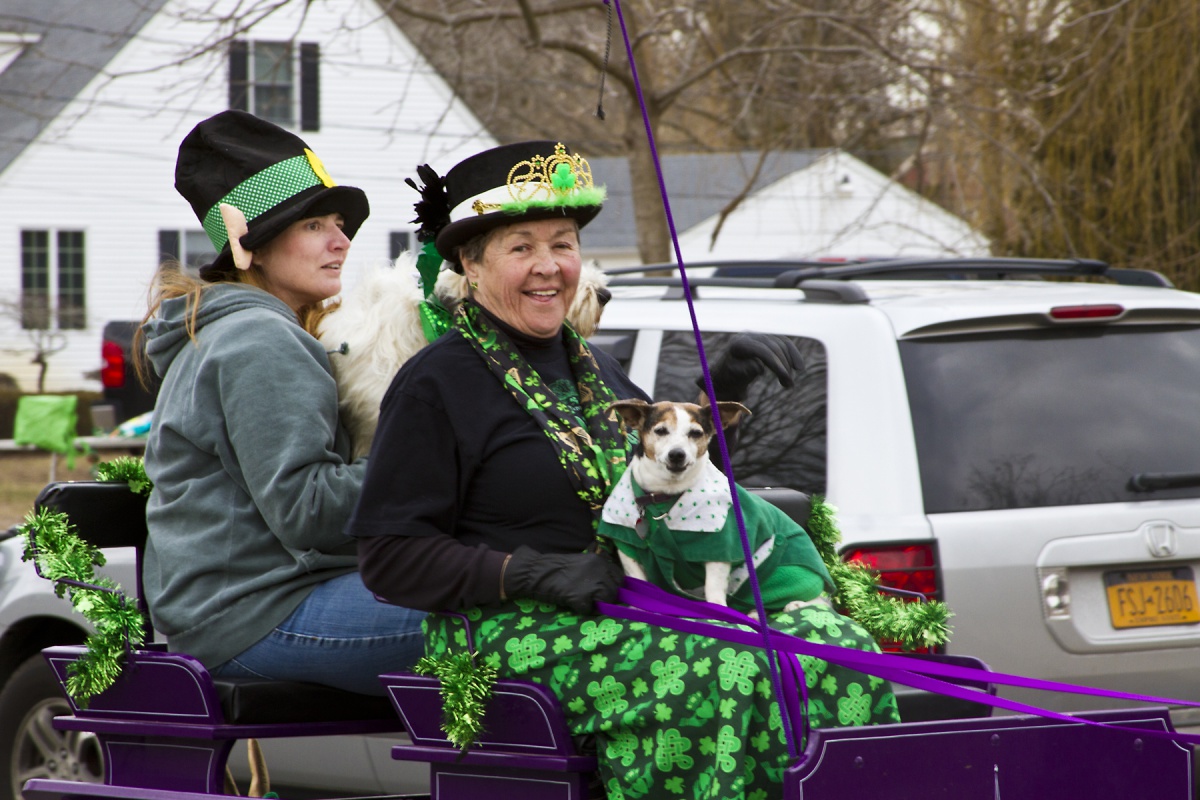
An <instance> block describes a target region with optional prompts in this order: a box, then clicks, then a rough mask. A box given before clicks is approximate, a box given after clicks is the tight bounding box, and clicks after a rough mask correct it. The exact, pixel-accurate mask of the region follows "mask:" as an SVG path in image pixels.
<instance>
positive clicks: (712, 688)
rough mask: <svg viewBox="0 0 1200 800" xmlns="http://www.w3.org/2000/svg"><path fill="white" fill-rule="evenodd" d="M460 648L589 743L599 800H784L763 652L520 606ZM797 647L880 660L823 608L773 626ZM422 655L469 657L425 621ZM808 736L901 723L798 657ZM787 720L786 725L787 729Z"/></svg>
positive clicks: (867, 681) (864, 687)
mask: <svg viewBox="0 0 1200 800" xmlns="http://www.w3.org/2000/svg"><path fill="white" fill-rule="evenodd" d="M466 617H467V619H468V620H469V621H470V626H471V644H472V646H474V648H475V649H476V651H477V653H478V655H479V657H480V658H482V659H484V660H486V661H487V663H489V664H491V665H492V666H494V667H495V668H496V669H497V671H498V672H499V675H500V677H503V678H521V679H524V680H531V681H535V682H537V683H541V684H544V685H546V686H548V687H550V689H551V690H552V691H553V692H554V693H555V694H556V695H557V696H558V697H559V699H560V700H561V701H562V705H563V710H564V713H565V714H566V718H567V727H568V729H569V730H570V731H571V733H572V734H573V735H576V736H590V737H592V738H594V740H595V742H596V749H597V753H596V755H597V760H598V764H599V771H600V777H601V779H602V780H603V782H604V785H605V788H606V790H607V792H608V797H609V800H635V799H636V798H643V797H653V798H655V800H674V799H675V798H688V800H701V798H713V799H714V800H767V799H768V798H779V797H782V795H783V789H782V779H783V771H784V769H785V767H786V766H787V743H786V739H785V737H784V732H783V723H782V720H781V718H780V712H779V707H778V706H777V705H776V703H775V702H774V699H773V697H774V690H773V687H772V681H771V672H770V667H769V665H768V664H767V660H766V656H765V654H764V653H763V652H762V651H761V650H753V649H750V648H746V647H744V646H742V645H735V644H730V643H728V642H722V641H718V640H716V639H712V638H710V637H707V636H699V635H693V634H686V633H681V632H679V631H673V630H670V629H668V628H662V627H656V626H652V625H648V624H645V623H641V622H632V621H628V620H618V619H613V618H610V617H603V616H594V617H589V616H578V615H575V614H571V613H569V612H566V611H563V610H560V609H559V608H558V607H556V606H553V605H547V604H544V603H537V602H535V601H532V600H517V601H510V602H508V603H506V604H504V605H502V606H490V607H488V608H486V609H480V608H474V609H470V610H469V611H467V612H466ZM770 624H771V625H772V627H774V628H776V629H778V630H782V631H785V632H787V633H790V634H792V635H795V636H799V637H800V638H802V639H806V640H808V641H814V642H820V643H823V644H838V645H842V646H845V647H852V648H856V649H860V650H870V651H878V647H877V645H876V644H875V642H874V640H873V639H872V638H871V636H870V635H869V634H868V633H867V632H866V631H864V630H863V629H862V628H861V627H859V626H858V625H857V624H856V623H854V622H853V621H851V620H850V619H848V618H846V617H843V616H841V615H839V614H836V613H835V612H833V611H832V610H830V609H829V608H828V607H827V606H824V605H821V604H814V605H812V606H808V607H805V608H802V609H800V610H799V611H793V612H791V613H786V614H777V615H775V616H774V617H772V619H771V623H770ZM425 634H426V635H425V645H426V654H427V655H429V656H432V657H434V658H437V657H439V656H441V655H444V654H446V653H447V652H461V651H463V650H466V649H467V647H468V638H467V631H466V627H465V625H464V622H463V620H462V619H461V618H460V617H457V616H451V615H447V616H442V615H433V614H431V615H430V616H429V617H427V618H426V620H425ZM800 662H801V666H802V667H803V669H804V679H805V682H806V685H807V691H808V724H809V726H810V727H814V728H818V727H835V726H842V725H869V724H876V723H889V722H899V721H900V719H899V714H898V713H897V711H896V698H895V696H894V695H893V694H892V689H891V685H890V684H889V683H888V682H887V681H884V680H882V679H880V678H875V677H873V676H869V675H864V674H862V673H859V672H855V671H853V670H848V669H844V668H841V667H838V666H835V665H832V664H829V663H827V662H825V661H822V660H820V659H816V658H811V657H807V656H800ZM797 722H798V721H797Z"/></svg>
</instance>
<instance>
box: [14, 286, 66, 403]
mask: <svg viewBox="0 0 1200 800" xmlns="http://www.w3.org/2000/svg"><path fill="white" fill-rule="evenodd" d="M50 318H51V310H50V308H49V306H48V305H47V304H46V302H45V297H40V296H32V297H30V296H26V297H22V298H21V299H19V300H0V328H3V329H7V332H6V333H5V335H4V336H3V337H2V340H3V341H4V342H5V344H4V345H3V346H0V351H2V352H5V353H9V354H12V355H31V356H32V358H31V359H30V362H31V363H33V364H36V365H37V367H38V376H37V393H38V394H42V393H43V392H44V391H45V389H46V372H47V370H48V369H49V368H50V357H51V356H53V355H54V354H55V353H57V352H59V351H60V350H62V349H63V348H65V347H66V346H67V337H66V335H65V334H63V333H62V332H61V331H59V330H56V329H54V327H53V326H52V325H51V319H50Z"/></svg>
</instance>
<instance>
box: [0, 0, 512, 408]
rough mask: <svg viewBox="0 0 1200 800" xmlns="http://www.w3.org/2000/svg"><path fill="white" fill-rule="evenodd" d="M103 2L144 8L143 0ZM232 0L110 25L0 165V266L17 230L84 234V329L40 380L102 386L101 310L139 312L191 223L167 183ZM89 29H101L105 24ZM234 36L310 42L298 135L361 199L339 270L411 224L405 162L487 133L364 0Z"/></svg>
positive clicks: (438, 159)
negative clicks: (359, 222)
mask: <svg viewBox="0 0 1200 800" xmlns="http://www.w3.org/2000/svg"><path fill="white" fill-rule="evenodd" d="M109 4H119V5H121V6H125V5H129V6H133V7H138V8H144V7H145V4H144V2H143V0H105V3H104V5H106V6H107V5H109ZM89 5H90V4H89ZM95 5H97V6H98V5H101V4H99V3H97V4H95ZM238 5H241V6H243V7H244V5H245V4H244V3H240V4H239V3H238V2H237V0H167V2H165V3H164V4H163V5H162V8H161V9H160V10H158V12H157V13H156V14H154V15H153V16H152V17H151V18H150V19H149V20H148V21H146V22H145V24H144V25H142V26H141V27H140V29H137V30H136V32H134V33H132V35H131V36H129V35H128V34H129V31H122V33H123V34H125V35H127V38H128V41H127V42H126V44H125V45H124V46H123V47H121V48H120V50H119V52H117V53H116V54H115V55H113V56H111V60H109V61H107V63H104V64H102V65H101V67H100V68H98V71H94V74H93V76H92V78H91V79H90V80H89V81H88V82H87V84H86V85H85V86H84V87H83V88H82V89H81V90H79V91H78V93H77V94H75V95H74V96H73V97H72V98H71V99H70V100H69V101H68V102H66V103H65V105H64V106H63V107H62V108H61V110H60V111H58V113H57V114H55V115H54V116H53V118H52V120H51V121H50V122H48V123H47V124H44V125H43V127H42V128H41V130H40V131H38V132H37V133H36V136H35V137H34V138H32V141H31V142H29V143H28V144H26V145H25V146H24V147H23V149H22V150H21V151H20V152H19V153H18V154H16V155H15V156H14V157H13V158H12V159H11V160H10V161H9V162H8V163H7V166H6V167H3V171H0V219H3V220H4V224H3V225H0V254H4V257H5V260H6V262H7V263H9V264H13V265H17V264H18V263H19V262H18V257H19V255H20V236H21V231H23V230H48V231H52V232H53V231H59V230H71V231H83V232H84V234H85V237H86V273H87V278H86V280H87V313H88V326H87V329H86V330H83V331H69V332H67V338H68V347H67V349H66V350H65V351H63V352H61V353H58V354H56V355H54V356H53V357H52V358H51V360H50V370H49V374H48V383H47V389H50V390H59V389H68V388H98V384H97V383H96V382H95V381H94V380H85V379H84V377H83V376H84V373H86V372H88V371H90V370H95V369H96V368H97V367H99V365H100V355H99V351H100V331H101V330H102V328H103V326H104V324H105V322H107V321H109V320H112V319H140V318H141V316H142V315H143V314H144V313H145V308H146V291H147V288H148V285H149V282H150V279H151V277H152V275H153V273H154V270H155V268H156V266H157V263H158V259H159V245H158V232H159V231H160V230H198V229H199V224H198V223H197V221H196V219H195V217H194V215H193V214H192V211H191V208H190V207H189V206H188V204H187V203H186V202H185V201H184V200H183V199H182V198H181V197H179V195H178V194H176V193H175V190H174V188H173V181H174V164H175V156H176V152H177V148H178V144H179V142H180V140H181V139H182V138H183V137H184V135H186V134H187V132H188V131H189V130H190V129H191V128H192V127H193V126H194V125H195V124H196V123H197V122H199V121H200V120H201V119H203V118H205V117H207V116H209V115H211V114H214V113H216V112H218V111H221V110H223V109H225V108H227V107H228V106H227V104H228V83H227V81H228V66H227V65H228V61H227V51H226V48H225V47H223V46H221V44H220V43H221V42H222V41H224V40H225V39H227V38H228V37H229V36H230V35H231V34H232V31H231V30H230V27H229V23H228V22H224V21H223V20H224V18H226V17H228V16H230V12H231V11H232V10H233V9H234V8H235V6H238ZM27 33H31V34H36V33H37V31H35V30H31V31H27ZM109 33H110V34H111V33H115V32H109ZM96 35H98V36H104V35H105V31H104V29H103V27H101V28H99V29H98V30H97V31H96ZM237 36H238V38H245V39H255V40H267V41H282V40H292V41H296V42H316V43H319V44H320V48H321V67H320V96H321V129H320V130H319V131H316V132H309V131H304V132H300V131H298V133H299V134H300V135H301V137H302V138H303V139H304V140H305V141H306V142H307V143H308V144H309V146H310V147H311V148H312V149H313V150H314V151H315V152H316V153H317V154H318V155H319V156H320V157H321V158H322V160H323V161H324V163H325V165H326V166H327V167H328V169H329V172H330V174H331V175H332V176H333V178H334V179H335V180H337V181H338V182H339V183H343V184H348V185H354V186H359V187H361V188H362V189H363V190H365V191H366V193H367V195H368V197H369V199H370V202H371V217H370V219H368V220H367V221H366V223H365V224H364V225H363V226H362V228H361V229H360V231H359V233H358V235H357V236H356V238H355V241H354V247H353V250H352V252H351V256H350V260H349V262H348V269H347V272H348V273H349V275H348V279H352V275H353V270H354V266H355V265H356V264H366V263H368V262H369V261H373V260H383V259H386V258H387V256H388V237H389V232H391V231H404V230H412V228H413V226H412V225H411V224H410V222H409V221H410V220H411V219H412V216H413V209H412V204H413V201H414V200H415V199H416V193H415V192H414V191H413V190H412V189H411V188H409V187H408V186H406V185H405V184H404V182H403V181H404V178H405V177H407V176H411V175H414V173H415V167H416V165H417V164H419V163H425V162H429V163H432V164H433V165H435V167H439V168H440V171H442V172H444V171H445V169H447V168H448V167H449V166H451V165H453V164H454V163H456V162H457V161H459V160H460V159H462V158H464V157H466V156H467V155H470V154H471V153H474V152H476V151H478V150H480V149H483V148H486V147H489V146H492V145H493V144H494V143H495V142H494V140H493V139H492V137H491V136H490V135H489V134H488V133H487V132H486V131H485V130H483V129H482V127H481V126H480V124H479V122H478V120H476V119H475V118H474V116H473V115H472V114H471V113H470V112H469V111H468V110H467V109H466V108H465V106H463V105H462V104H461V103H460V102H459V101H458V100H457V99H456V98H455V97H454V95H453V93H452V92H451V91H450V89H449V87H448V86H447V85H446V84H445V83H444V81H442V80H441V78H440V77H439V76H438V75H437V74H436V72H435V71H434V70H432V69H431V68H430V67H429V65H428V64H427V63H426V62H425V61H424V59H423V58H421V56H420V54H419V53H418V52H417V51H416V49H415V48H414V47H413V46H412V44H411V43H410V42H409V41H408V39H407V38H406V37H405V36H404V35H403V34H402V33H401V32H400V30H399V29H398V28H397V27H396V26H395V25H394V24H393V23H392V22H391V21H390V20H389V19H388V18H387V17H386V16H385V15H384V14H383V13H382V12H381V10H380V8H379V6H378V4H377V2H376V0H325V1H324V2H321V3H311V4H310V3H289V4H287V5H285V6H283V7H282V8H281V9H280V10H278V11H276V12H275V13H273V14H271V15H269V16H267V17H266V18H264V19H262V20H261V21H259V22H258V23H256V24H255V26H254V27H253V28H252V29H250V30H248V31H240V32H238V34H237ZM35 49H36V48H30V50H35ZM31 55H33V54H32V53H31V52H26V53H24V54H22V55H21V56H20V57H18V58H17V59H16V60H15V61H14V63H13V64H12V65H11V66H10V68H9V70H10V71H11V70H14V69H17V68H18V67H20V66H21V60H22V58H27V57H30V56H31ZM164 65H167V66H164ZM51 267H52V268H53V264H52V265H51ZM20 280H21V277H20V270H19V269H17V268H13V269H9V270H4V271H2V272H0V292H2V293H3V294H2V296H4V297H8V298H16V297H17V296H19V293H20ZM23 337H24V333H23V332H21V331H20V329H19V328H17V327H16V326H14V325H13V324H12V320H5V319H0V341H3V342H4V343H5V344H6V345H9V344H19V342H20V341H21V339H22V338H23ZM28 360H29V358H28V355H23V356H22V355H4V354H2V353H0V371H4V372H9V373H10V374H13V375H14V376H15V377H16V378H17V379H18V381H19V382H20V383H21V385H22V388H24V389H26V390H29V389H32V388H33V387H34V383H33V379H34V378H33V376H34V375H35V372H34V370H33V368H32V367H31V366H30V365H29V364H28Z"/></svg>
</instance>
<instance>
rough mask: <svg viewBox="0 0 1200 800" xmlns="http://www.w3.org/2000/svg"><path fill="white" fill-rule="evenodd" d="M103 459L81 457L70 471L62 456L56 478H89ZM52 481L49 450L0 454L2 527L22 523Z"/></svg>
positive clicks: (109, 456)
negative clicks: (95, 466)
mask: <svg viewBox="0 0 1200 800" xmlns="http://www.w3.org/2000/svg"><path fill="white" fill-rule="evenodd" d="M119 455H122V453H121V452H114V451H105V452H104V454H103V456H102V457H101V458H102V459H103V460H104V461H110V460H112V459H113V458H116V457H117V456H119ZM101 458H97V457H96V456H91V457H87V456H81V457H78V458H76V459H75V469H72V470H68V469H67V464H66V459H64V458H62V457H61V456H60V457H59V458H58V460H57V463H56V465H55V478H56V479H57V480H60V481H86V480H89V479H91V477H92V472H91V471H92V467H93V466H94V465H95V463H96V462H97V461H99V460H101ZM49 481H50V455H49V454H48V453H0V530H4V529H6V528H9V527H11V526H13V525H17V524H20V523H21V522H23V521H24V520H25V515H26V514H27V513H28V512H29V511H30V510H32V508H33V501H34V498H36V497H37V495H38V492H40V491H41V490H42V487H43V486H45V485H46V484H47V483H48V482H49Z"/></svg>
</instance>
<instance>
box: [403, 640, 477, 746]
mask: <svg viewBox="0 0 1200 800" xmlns="http://www.w3.org/2000/svg"><path fill="white" fill-rule="evenodd" d="M413 672H415V673H417V674H418V675H433V676H434V677H436V678H437V679H438V680H439V681H441V682H442V731H444V732H445V734H446V737H447V738H448V739H449V740H450V741H451V742H453V743H454V746H455V747H458V748H459V749H460V750H462V751H463V752H466V750H467V748H468V747H470V746H471V745H472V744H473V743H474V742H475V740H476V739H477V738H479V734H480V733H482V732H483V714H484V711H486V709H487V701H488V700H489V699H490V698H491V696H492V687H493V686H494V685H495V683H496V668H495V667H493V666H491V665H490V664H486V663H477V662H476V660H475V654H473V653H447V654H446V655H444V656H442V657H441V658H430V657H429V656H425V657H424V658H422V659H421V660H420V661H418V662H417V665H416V666H415V667H413Z"/></svg>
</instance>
